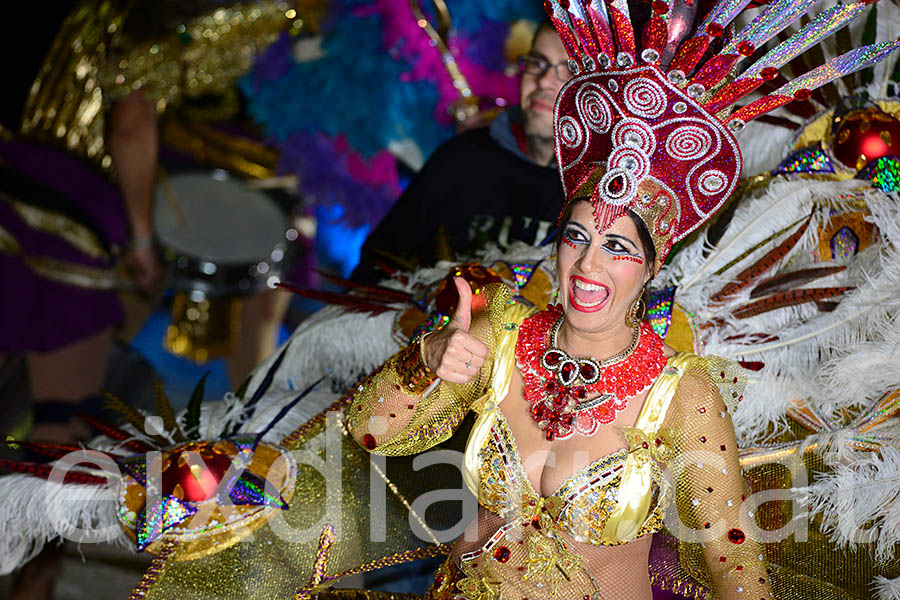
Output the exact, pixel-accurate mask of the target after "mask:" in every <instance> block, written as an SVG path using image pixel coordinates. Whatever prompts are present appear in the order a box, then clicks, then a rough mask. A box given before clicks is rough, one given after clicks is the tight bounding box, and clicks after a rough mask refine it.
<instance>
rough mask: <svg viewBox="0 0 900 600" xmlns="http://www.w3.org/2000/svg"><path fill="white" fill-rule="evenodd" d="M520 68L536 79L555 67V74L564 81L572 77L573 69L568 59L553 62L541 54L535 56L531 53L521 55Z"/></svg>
mask: <svg viewBox="0 0 900 600" xmlns="http://www.w3.org/2000/svg"><path fill="white" fill-rule="evenodd" d="M519 69H520V70H521V71H522V72H523V73H527V74H528V75H531V76H532V77H534V78H535V79H540V78H541V77H543V76H544V75H546V74H547V71H549V70H550V69H553V75H554V76H555V77H556V78H557V79H558V80H559V81H562V82H563V83H565V82H566V81H568V80H569V79H571V78H572V71H570V70H569V63H568V61H566V62H561V63H551V62H547V60H545V59H543V58H541V57H540V56H533V55H531V54H523V55H522V56H520V57H519Z"/></svg>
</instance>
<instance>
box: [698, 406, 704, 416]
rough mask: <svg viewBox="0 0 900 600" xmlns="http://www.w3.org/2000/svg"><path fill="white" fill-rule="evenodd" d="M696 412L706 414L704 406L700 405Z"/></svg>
mask: <svg viewBox="0 0 900 600" xmlns="http://www.w3.org/2000/svg"><path fill="white" fill-rule="evenodd" d="M697 412H699V413H700V414H701V415H702V414H706V407H705V406H701V407H700V408H698V409H697Z"/></svg>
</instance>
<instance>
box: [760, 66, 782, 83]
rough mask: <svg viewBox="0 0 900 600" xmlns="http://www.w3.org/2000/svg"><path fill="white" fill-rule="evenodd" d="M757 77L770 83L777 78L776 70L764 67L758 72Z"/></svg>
mask: <svg viewBox="0 0 900 600" xmlns="http://www.w3.org/2000/svg"><path fill="white" fill-rule="evenodd" d="M759 76H760V77H762V78H763V79H765V80H766V81H772V80H773V79H775V78H776V77H778V69H776V68H775V67H766V68H764V69H763V70H762V71H760V72H759Z"/></svg>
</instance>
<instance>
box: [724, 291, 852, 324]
mask: <svg viewBox="0 0 900 600" xmlns="http://www.w3.org/2000/svg"><path fill="white" fill-rule="evenodd" d="M854 289H856V288H855V287H854V286H842V287H827V288H806V289H802V290H788V291H786V292H778V293H777V294H772V295H771V296H767V297H765V298H762V299H761V300H756V301H754V302H750V303H749V304H745V305H743V306H740V307H738V308H736V309H735V310H734V311H733V312H732V314H733V315H734V316H735V318H738V319H748V318H750V317H754V316H756V315H760V314H762V313H766V312H769V311H771V310H775V309H778V308H785V307H787V306H796V305H798V304H805V303H807V302H819V301H821V300H824V299H826V298H834V297H836V296H841V295H843V294H844V293H846V292H849V291H850V290H854Z"/></svg>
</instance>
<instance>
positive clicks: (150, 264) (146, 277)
mask: <svg viewBox="0 0 900 600" xmlns="http://www.w3.org/2000/svg"><path fill="white" fill-rule="evenodd" d="M124 260H125V265H126V266H127V267H128V270H129V271H131V278H132V280H134V283H135V285H136V286H137V287H138V289H139V290H141V291H142V292H153V291H155V289H156V287H157V285H158V284H159V281H160V279H161V278H162V268H161V267H160V265H159V259H158V258H157V256H156V250H154V248H153V240H152V239H140V240H136V241H135V242H134V243H133V244H132V246H131V247H130V248H129V249H128V251H127V252H126V253H125V257H124Z"/></svg>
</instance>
